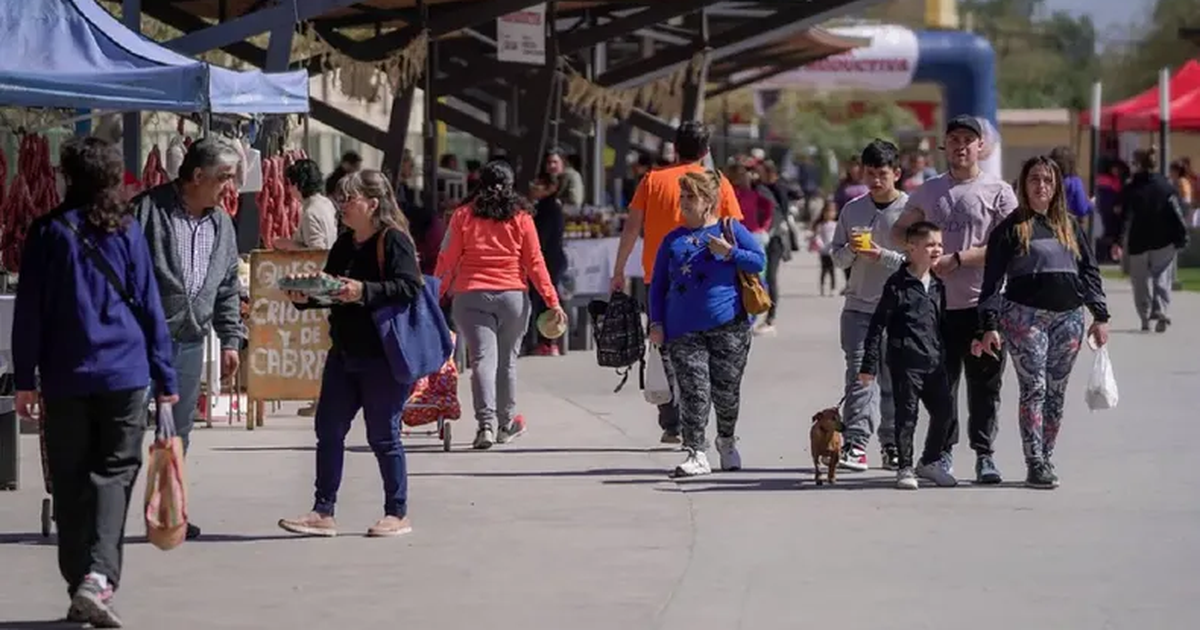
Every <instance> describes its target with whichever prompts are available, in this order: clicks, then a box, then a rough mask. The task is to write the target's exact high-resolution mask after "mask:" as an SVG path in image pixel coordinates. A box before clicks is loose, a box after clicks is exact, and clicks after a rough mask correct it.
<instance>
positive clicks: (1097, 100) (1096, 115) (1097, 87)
mask: <svg viewBox="0 0 1200 630" xmlns="http://www.w3.org/2000/svg"><path fill="white" fill-rule="evenodd" d="M1103 95H1104V85H1103V84H1102V83H1100V82H1099V81H1096V82H1095V83H1093V84H1092V126H1091V145H1092V147H1091V148H1092V154H1091V158H1092V160H1091V163H1092V168H1091V171H1092V177H1091V182H1090V183H1089V184H1088V196H1089V197H1095V196H1096V178H1097V177H1099V175H1100V115H1101V111H1102V110H1103V109H1104V101H1103V100H1101V99H1102V98H1103Z"/></svg>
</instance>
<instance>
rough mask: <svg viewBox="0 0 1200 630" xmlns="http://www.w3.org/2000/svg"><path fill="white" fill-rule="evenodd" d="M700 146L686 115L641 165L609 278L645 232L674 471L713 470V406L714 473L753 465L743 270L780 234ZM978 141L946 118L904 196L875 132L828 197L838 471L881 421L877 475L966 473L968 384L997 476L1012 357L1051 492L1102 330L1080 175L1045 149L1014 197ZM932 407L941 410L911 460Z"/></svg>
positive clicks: (982, 462) (1034, 466) (896, 155)
mask: <svg viewBox="0 0 1200 630" xmlns="http://www.w3.org/2000/svg"><path fill="white" fill-rule="evenodd" d="M708 142H709V136H708V132H707V130H706V129H705V128H704V127H703V126H702V125H700V124H698V123H686V122H685V123H684V124H683V125H681V126H680V128H679V130H678V133H677V137H676V142H675V147H676V151H677V152H678V159H679V161H678V163H677V164H676V165H673V166H671V167H666V168H660V169H657V170H653V171H650V172H649V173H647V174H646V175H645V176H644V177H643V179H642V181H641V183H640V185H639V186H638V189H637V193H636V194H635V195H634V198H633V201H632V202H631V203H630V208H629V217H630V220H629V221H627V222H626V227H625V232H624V234H623V235H622V242H621V247H620V249H619V251H618V257H617V261H616V264H615V266H614V269H613V281H612V289H613V291H622V290H624V289H625V286H626V282H625V278H624V276H623V270H624V269H625V264H626V261H627V259H628V257H629V255H630V254H631V252H632V250H633V244H634V243H635V242H636V240H637V238H638V235H639V234H641V235H643V265H644V267H645V274H646V277H647V278H650V286H649V298H648V314H649V322H650V323H649V331H650V341H651V343H654V344H658V345H660V346H662V348H663V350H664V352H663V353H662V354H663V357H664V363H665V368H666V372H667V375H668V379H669V380H670V381H671V382H672V389H673V391H674V393H675V400H673V401H672V402H670V403H667V404H663V405H660V406H659V423H660V426H661V427H662V429H663V436H662V441H663V442H664V443H681V444H682V446H683V449H684V451H685V455H684V461H683V462H682V463H680V464H679V465H678V466H677V467H676V468H675V469H674V471H673V474H674V475H676V476H695V475H704V474H708V473H710V472H711V471H712V466H711V464H710V463H709V461H708V457H707V451H708V446H709V445H708V443H707V441H706V439H705V427H706V426H707V424H708V421H709V416H710V414H711V413H712V412H713V411H715V415H716V418H717V438H716V441H715V445H716V451H717V454H718V456H719V460H720V468H721V469H723V470H737V469H739V468H740V467H741V465H742V462H741V455H740V453H739V451H738V448H737V442H738V438H737V435H736V427H737V420H738V413H739V407H740V405H739V400H740V387H741V380H742V374H743V372H744V369H745V366H746V362H747V357H748V354H749V349H750V345H751V338H752V330H754V326H755V318H754V317H752V316H750V315H749V314H748V313H747V311H746V309H745V308H743V306H742V303H741V301H740V298H739V291H740V290H741V286H742V284H741V283H742V276H743V275H744V274H758V273H760V272H762V271H763V270H764V269H765V267H766V266H767V260H768V258H769V257H768V253H767V249H768V248H769V244H770V241H771V239H772V236H771V235H770V232H769V227H768V226H764V223H765V222H766V221H768V220H771V219H773V216H772V214H771V213H770V212H769V210H770V209H772V207H771V206H772V204H770V203H769V201H768V197H767V196H766V195H765V194H761V193H759V194H751V193H752V192H754V190H753V189H752V188H751V189H750V190H748V188H749V186H748V184H749V182H748V181H747V178H746V177H745V168H744V166H743V165H735V166H734V167H733V168H731V169H729V171H728V172H727V175H728V177H725V176H721V175H718V174H716V173H713V172H712V171H709V170H707V169H706V168H705V167H704V165H703V162H704V159H705V158H706V157H707V154H708V151H709V145H708ZM984 145H985V136H984V133H983V129H982V126H981V124H980V122H979V121H978V120H977V119H975V118H973V117H970V116H959V117H956V118H953V119H952V120H950V121H949V123H948V124H947V128H946V134H945V157H946V161H947V164H948V166H949V168H948V170H947V172H946V173H943V174H940V175H931V174H930V173H928V172H925V171H924V170H921V171H919V172H918V173H917V174H916V175H917V176H919V177H921V183H920V184H919V185H916V186H912V187H910V190H911V193H906V192H904V191H903V190H901V186H903V184H904V183H905V182H906V181H910V180H911V177H909V178H906V177H905V172H904V165H903V163H902V157H901V154H900V151H899V149H898V148H897V147H896V146H895V145H894V144H892V143H890V142H886V141H882V140H876V141H874V142H872V143H871V144H869V145H868V146H867V147H866V148H865V149H864V150H863V151H862V154H861V156H859V158H858V159H856V160H853V161H852V162H851V165H850V169H851V171H850V175H849V176H850V177H853V178H854V181H855V182H857V185H858V186H859V188H856V189H854V190H851V191H848V192H845V193H844V197H846V198H845V199H840V200H839V199H832V200H831V206H828V207H827V208H826V212H825V214H824V216H823V217H822V220H820V221H818V222H817V223H816V224H815V226H814V231H815V235H814V241H815V242H816V243H817V245H818V247H817V248H816V249H817V251H818V252H819V253H820V255H821V256H822V259H823V265H822V266H823V267H824V268H826V269H823V271H822V273H823V275H824V274H825V273H826V271H832V268H833V267H834V266H837V267H841V268H843V269H846V270H847V271H848V274H847V278H848V286H847V287H846V290H845V292H844V295H845V305H844V308H843V312H842V317H841V333H840V334H841V345H842V349H843V352H844V354H845V363H846V378H845V399H844V411H843V415H844V423H843V424H844V428H845V432H844V433H845V441H844V448H843V452H842V454H841V459H840V461H839V462H837V464H838V465H839V466H841V467H844V468H847V469H850V470H865V469H867V467H868V458H867V446H868V443H869V441H870V439H871V437H872V435H873V434H875V433H878V439H879V441H880V443H881V449H880V450H881V453H880V456H881V464H882V467H883V468H886V469H889V470H894V471H896V484H897V487H899V488H903V489H915V488H917V487H918V486H919V481H918V480H919V479H924V480H926V481H928V482H931V483H933V484H935V485H938V486H953V485H956V484H957V477H956V476H955V474H954V468H953V452H952V451H953V447H954V445H955V444H957V443H958V441H959V424H960V422H959V418H958V411H957V409H958V406H957V404H956V403H955V399H956V398H957V392H958V390H959V385H960V383H962V382H965V387H964V389H966V392H967V393H966V396H967V408H968V414H967V422H966V425H967V440H968V442H969V444H970V447H971V449H972V450H973V451H974V452H975V462H974V480H975V482H976V483H978V484H984V485H994V484H999V483H1001V482H1002V480H1003V476H1002V473H1001V471H1000V469H999V467H998V466H997V465H996V462H995V458H994V441H995V436H996V432H997V426H998V412H999V405H1000V395H1001V383H1002V378H1003V373H1004V368H1005V364H1006V361H1007V355H1008V354H1011V355H1012V356H1013V361H1014V365H1015V368H1016V372H1017V374H1018V382H1019V390H1020V394H1019V397H1020V406H1019V408H1020V418H1019V424H1020V427H1021V434H1022V441H1023V444H1024V452H1025V460H1026V475H1025V483H1026V485H1028V486H1030V487H1034V488H1052V487H1055V486H1056V485H1057V483H1058V478H1057V476H1056V474H1055V469H1054V466H1053V462H1052V459H1051V456H1052V454H1053V450H1054V445H1055V441H1056V439H1057V436H1058V430H1059V426H1060V422H1061V419H1062V414H1063V404H1064V402H1063V393H1064V391H1065V386H1066V382H1067V379H1068V376H1069V374H1070V371H1071V367H1072V366H1073V364H1074V361H1075V358H1076V356H1077V353H1078V351H1079V348H1080V346H1081V344H1083V343H1084V341H1085V338H1086V339H1087V340H1088V341H1089V343H1091V344H1092V345H1093V346H1094V347H1099V346H1103V345H1104V344H1105V343H1107V340H1108V311H1107V308H1106V306H1105V298H1104V293H1103V289H1102V284H1101V280H1100V275H1099V268H1098V266H1097V263H1096V259H1095V256H1094V254H1093V249H1092V239H1091V238H1090V237H1089V236H1088V235H1086V234H1085V233H1084V231H1083V230H1082V228H1081V227H1080V224H1079V222H1078V221H1077V219H1076V218H1075V216H1076V215H1074V214H1073V213H1072V212H1071V211H1070V210H1069V208H1068V203H1069V198H1070V194H1071V193H1070V192H1069V190H1068V189H1069V188H1070V186H1069V184H1068V177H1069V175H1066V174H1065V173H1064V170H1063V169H1062V168H1061V167H1060V165H1059V161H1058V160H1056V159H1053V158H1051V157H1049V156H1046V157H1038V158H1035V159H1032V160H1029V161H1028V162H1026V164H1025V166H1024V168H1023V169H1022V172H1021V174H1020V177H1019V179H1018V182H1017V188H1016V190H1015V191H1014V189H1013V187H1012V186H1011V185H1010V184H1009V183H1008V182H1005V181H1004V180H1002V179H1000V178H998V177H995V176H992V175H989V174H988V173H985V172H983V171H982V170H981V168H980V165H979V162H980V156H981V154H982V153H983V152H984V150H985V146H984ZM910 163H911V162H910ZM922 168H923V167H922ZM843 183H845V182H843ZM1169 211H1171V210H1170V208H1169V207H1161V208H1157V209H1154V210H1153V212H1169ZM1143 212H1144V213H1146V214H1151V213H1152V211H1151V210H1150V209H1145V210H1143ZM727 218H732V219H736V220H734V221H729V220H727ZM728 225H732V226H733V228H732V229H728V228H727V227H726V226H728ZM764 233H766V234H764ZM1001 287H1003V290H1001ZM1085 308H1086V310H1087V311H1089V312H1090V313H1091V317H1092V323H1091V324H1090V325H1087V326H1085V325H1084V319H1085V318H1084V314H1083V310H1084V309H1085ZM1085 329H1086V334H1085ZM922 404H924V405H925V406H926V408H927V410H928V411H929V413H930V416H931V420H930V426H929V427H928V429H927V433H926V440H925V444H924V449H923V452H922V454H921V457H920V458H919V459H916V460H914V457H913V434H914V427H915V425H916V420H917V414H918V410H919V407H920V405H922Z"/></svg>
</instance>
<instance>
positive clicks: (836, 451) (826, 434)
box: [808, 407, 846, 486]
mask: <svg viewBox="0 0 1200 630" xmlns="http://www.w3.org/2000/svg"><path fill="white" fill-rule="evenodd" d="M812 419H813V421H812V428H811V429H809V432H808V438H809V441H810V448H811V450H812V458H813V480H814V481H816V482H817V485H818V486H820V485H823V484H824V483H825V482H824V481H822V480H821V459H822V458H824V459H825V463H826V465H827V466H828V471H829V473H828V477H829V483H830V484H833V483H837V468H838V461H839V460H840V459H841V458H842V431H843V430H845V428H846V427H845V425H843V424H842V412H841V411H839V410H838V408H837V407H830V408H828V409H822V410H821V411H818V412H817V414H816V415H814V416H813V418H812Z"/></svg>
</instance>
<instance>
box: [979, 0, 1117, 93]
mask: <svg viewBox="0 0 1200 630" xmlns="http://www.w3.org/2000/svg"><path fill="white" fill-rule="evenodd" d="M961 12H962V14H963V15H964V16H966V15H968V14H969V15H970V21H971V22H972V23H973V24H975V25H976V26H977V27H978V32H979V34H980V35H982V36H983V37H985V38H986V39H987V40H988V41H990V42H991V43H992V46H993V47H994V48H995V50H996V71H997V89H998V91H999V94H1000V106H1001V107H1013V108H1050V107H1068V108H1073V109H1078V108H1082V107H1085V106H1086V104H1087V98H1088V86H1089V85H1090V84H1091V83H1092V81H1094V80H1095V77H1096V76H1097V75H1098V73H1099V66H1098V64H1097V62H1096V54H1095V50H1096V28H1095V26H1094V25H1093V24H1092V21H1091V19H1090V18H1088V17H1086V16H1084V17H1080V18H1076V17H1074V16H1072V15H1070V14H1068V13H1065V12H1061V11H1058V12H1054V13H1049V14H1048V13H1047V11H1046V9H1045V3H1044V0H973V1H971V2H964V3H963V6H962V9H961Z"/></svg>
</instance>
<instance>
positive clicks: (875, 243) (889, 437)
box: [832, 140, 908, 471]
mask: <svg viewBox="0 0 1200 630" xmlns="http://www.w3.org/2000/svg"><path fill="white" fill-rule="evenodd" d="M862 167H863V183H865V184H866V185H867V188H868V190H869V193H868V194H866V195H863V196H861V197H857V198H855V199H852V200H850V201H849V202H847V203H846V205H845V206H843V207H842V211H841V214H839V215H838V222H837V229H836V231H835V232H834V235H833V251H832V256H833V263H834V264H835V265H837V266H838V267H841V268H842V269H849V270H850V279H849V284H848V286H847V288H846V304H845V306H843V307H842V319H841V342H842V352H844V353H845V355H846V400H845V409H844V412H843V414H842V417H843V418H844V421H845V425H846V431H845V446H844V447H843V450H842V459H841V462H840V463H841V467H842V468H846V469H847V470H855V471H862V470H866V469H867V443H868V442H870V440H871V433H873V432H874V431H875V427H876V426H878V427H879V442H880V448H881V451H882V459H883V467H884V468H886V469H888V470H894V469H895V466H896V463H897V453H896V442H895V424H894V420H893V418H894V416H893V411H894V408H893V406H892V388H891V379H889V378H888V376H887V370H881V371H880V376H879V378H878V379H876V380H875V381H874V382H872V383H871V384H869V385H864V384H863V383H861V382H860V381H859V379H858V372H859V369H860V367H861V363H862V358H863V342H864V341H866V338H867V328H868V326H869V325H870V323H871V315H873V314H874V313H875V306H876V305H878V303H879V298H880V296H881V295H882V294H883V285H884V283H886V282H887V279H888V277H889V276H891V275H892V274H893V273H894V272H895V271H896V270H897V269H899V268H900V267H901V266H902V265H903V264H904V253H903V249H904V248H903V246H902V245H895V244H893V243H892V237H891V230H892V225H893V224H894V223H895V222H896V219H897V218H898V217H899V216H900V213H901V212H903V211H904V205H905V204H906V203H908V195H906V194H904V193H903V192H901V191H899V190H897V189H896V182H897V180H899V178H900V151H899V149H897V148H896V145H894V144H892V143H891V142H886V141H884V140H875V141H874V142H872V143H871V144H868V145H867V147H866V148H865V149H863V152H862ZM881 345H884V346H886V344H881Z"/></svg>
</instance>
